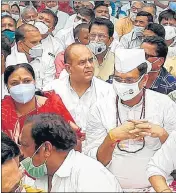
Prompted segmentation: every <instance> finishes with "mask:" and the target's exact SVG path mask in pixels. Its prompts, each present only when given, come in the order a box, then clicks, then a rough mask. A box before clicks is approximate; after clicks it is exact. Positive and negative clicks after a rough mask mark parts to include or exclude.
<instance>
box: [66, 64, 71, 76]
mask: <svg viewBox="0 0 176 193" xmlns="http://www.w3.org/2000/svg"><path fill="white" fill-rule="evenodd" d="M65 69H66V71H67V72H68V74H71V66H70V64H65Z"/></svg>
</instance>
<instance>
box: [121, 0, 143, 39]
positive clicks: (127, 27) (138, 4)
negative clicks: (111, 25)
mask: <svg viewBox="0 0 176 193" xmlns="http://www.w3.org/2000/svg"><path fill="white" fill-rule="evenodd" d="M143 6H144V3H143V2H142V1H134V2H132V5H131V9H130V11H129V16H128V17H124V18H120V19H119V20H118V21H117V33H118V35H119V39H120V38H121V37H122V36H123V35H125V34H128V33H130V32H131V30H132V29H133V23H134V21H135V19H136V16H137V13H138V12H140V11H141V9H142V7H143Z"/></svg>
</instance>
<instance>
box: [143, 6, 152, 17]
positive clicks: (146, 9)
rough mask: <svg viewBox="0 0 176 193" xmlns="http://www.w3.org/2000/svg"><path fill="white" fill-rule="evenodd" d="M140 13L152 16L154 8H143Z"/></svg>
mask: <svg viewBox="0 0 176 193" xmlns="http://www.w3.org/2000/svg"><path fill="white" fill-rule="evenodd" d="M142 11H146V12H148V13H151V14H152V15H153V14H154V8H153V7H143V8H142Z"/></svg>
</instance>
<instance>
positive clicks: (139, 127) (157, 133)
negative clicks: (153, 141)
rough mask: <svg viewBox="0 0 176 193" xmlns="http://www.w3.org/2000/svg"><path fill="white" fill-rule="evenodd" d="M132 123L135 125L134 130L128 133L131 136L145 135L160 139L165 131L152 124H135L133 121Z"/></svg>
mask: <svg viewBox="0 0 176 193" xmlns="http://www.w3.org/2000/svg"><path fill="white" fill-rule="evenodd" d="M133 123H134V124H135V129H134V130H133V131H130V133H132V134H137V135H140V136H143V137H144V136H145V135H146V134H147V135H149V136H151V137H154V138H156V137H162V136H163V134H164V132H165V130H164V129H163V128H162V127H160V126H159V125H156V124H153V123H149V122H143V123H142V122H141V123H137V122H136V123H135V121H133Z"/></svg>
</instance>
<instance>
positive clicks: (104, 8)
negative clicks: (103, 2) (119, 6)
mask: <svg viewBox="0 0 176 193" xmlns="http://www.w3.org/2000/svg"><path fill="white" fill-rule="evenodd" d="M100 10H101V11H108V10H109V9H108V7H106V6H99V7H97V8H96V10H95V11H100Z"/></svg>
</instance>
